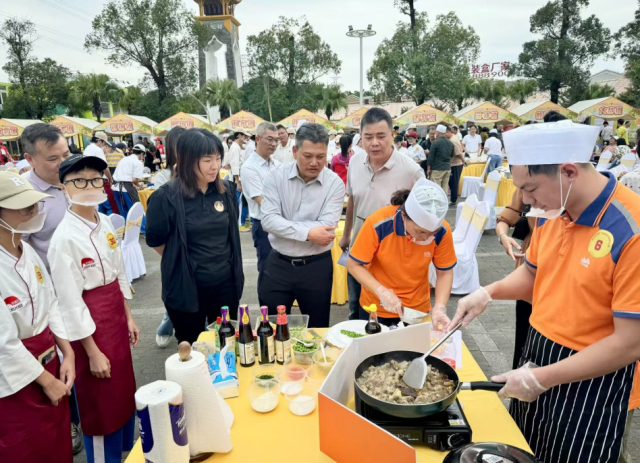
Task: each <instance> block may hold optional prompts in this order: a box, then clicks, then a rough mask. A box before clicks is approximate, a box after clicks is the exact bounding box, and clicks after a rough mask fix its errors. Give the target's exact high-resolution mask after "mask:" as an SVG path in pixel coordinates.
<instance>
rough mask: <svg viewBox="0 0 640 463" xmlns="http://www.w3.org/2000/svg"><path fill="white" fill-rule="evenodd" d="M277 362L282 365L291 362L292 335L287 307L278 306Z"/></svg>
mask: <svg viewBox="0 0 640 463" xmlns="http://www.w3.org/2000/svg"><path fill="white" fill-rule="evenodd" d="M276 324H277V326H276V336H275V347H276V362H278V363H279V364H280V365H286V364H288V363H291V340H290V339H291V337H290V336H289V324H288V322H287V308H286V307H285V306H283V305H279V306H278V319H277V322H276Z"/></svg>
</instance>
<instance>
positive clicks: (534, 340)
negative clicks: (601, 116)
mask: <svg viewBox="0 0 640 463" xmlns="http://www.w3.org/2000/svg"><path fill="white" fill-rule="evenodd" d="M597 138H598V128H597V127H593V126H588V125H583V124H574V123H572V122H571V121H560V122H550V123H545V124H530V125H525V126H523V127H519V128H517V129H514V130H511V131H509V132H505V133H504V142H505V147H506V151H507V156H508V158H509V164H511V166H512V168H511V171H512V174H513V182H514V184H515V185H516V187H518V188H520V189H521V190H522V193H523V200H524V203H525V204H530V205H531V206H532V212H533V214H534V216H536V217H538V218H537V221H536V227H535V229H534V231H533V236H532V238H531V244H530V247H529V248H528V250H527V253H526V257H525V262H526V264H527V265H522V266H520V267H519V268H517V269H516V270H515V271H514V272H512V273H511V274H510V275H508V276H507V277H505V278H504V279H503V280H500V281H498V282H496V283H493V284H491V285H489V286H486V287H484V288H480V289H478V290H477V291H476V292H474V293H472V294H471V295H469V296H467V297H465V298H463V299H461V300H460V302H459V303H458V310H457V312H456V315H455V317H454V319H453V320H452V322H451V325H450V326H455V324H456V323H457V322H458V321H460V320H463V325H464V326H466V325H468V324H469V323H470V322H471V320H473V319H474V318H475V317H477V316H478V315H479V314H481V313H482V312H484V310H485V309H486V308H487V306H488V305H489V302H490V301H492V300H493V299H508V300H515V299H522V300H528V301H532V305H533V309H532V314H531V318H530V322H531V328H530V330H529V336H528V340H527V344H526V346H525V348H524V351H523V355H522V357H521V359H520V365H521V367H520V368H518V369H516V370H512V371H510V372H508V373H505V374H503V375H500V376H497V377H494V378H492V379H493V380H494V381H498V382H504V383H505V385H504V388H503V389H502V391H501V392H500V395H501V397H512V398H514V400H513V401H512V403H511V410H510V412H511V415H512V417H513V418H514V419H515V421H516V423H517V424H518V426H519V427H520V430H521V431H522V433H523V434H524V436H525V438H526V439H527V441H528V443H529V445H530V446H531V448H532V449H533V451H534V453H535V454H536V456H537V457H538V458H539V459H540V460H542V461H548V462H566V463H590V462H617V461H618V457H619V455H620V449H621V442H622V436H623V433H624V429H625V421H626V419H627V409H628V407H629V404H630V401H634V400H636V399H637V395H638V392H640V391H639V390H638V388H636V391H635V392H633V393H632V385H633V377H634V368H635V364H636V360H637V359H639V358H640V343H639V342H638V339H639V338H640V300H639V298H638V294H640V279H639V278H638V275H639V274H640V259H638V256H639V255H640V228H639V227H638V224H639V223H640V197H639V196H638V195H637V194H635V193H633V192H632V191H631V190H628V189H627V188H624V187H622V186H621V185H620V184H619V183H618V182H617V181H616V178H615V176H613V175H612V174H611V173H610V172H602V173H599V172H597V171H596V170H595V168H594V167H593V166H592V165H591V164H590V163H589V159H590V158H591V154H592V152H593V147H594V146H595V143H596V139H597ZM536 365H537V367H536ZM516 399H517V400H516ZM527 402H530V403H527Z"/></svg>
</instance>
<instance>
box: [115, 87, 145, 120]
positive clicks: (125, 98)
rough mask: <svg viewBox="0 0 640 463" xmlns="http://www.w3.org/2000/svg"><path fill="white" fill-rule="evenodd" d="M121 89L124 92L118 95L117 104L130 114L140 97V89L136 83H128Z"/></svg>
mask: <svg viewBox="0 0 640 463" xmlns="http://www.w3.org/2000/svg"><path fill="white" fill-rule="evenodd" d="M122 90H124V94H123V95H122V97H120V99H119V101H118V105H119V106H120V107H121V108H123V109H125V110H126V111H127V113H128V114H132V113H131V110H132V109H133V107H134V105H135V104H136V102H138V101H139V100H140V98H142V90H141V89H140V87H138V86H137V85H130V86H128V87H127V88H125V89H122Z"/></svg>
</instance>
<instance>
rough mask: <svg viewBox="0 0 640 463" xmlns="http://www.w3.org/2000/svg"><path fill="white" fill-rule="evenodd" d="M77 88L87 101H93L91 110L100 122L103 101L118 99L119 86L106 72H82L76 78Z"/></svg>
mask: <svg viewBox="0 0 640 463" xmlns="http://www.w3.org/2000/svg"><path fill="white" fill-rule="evenodd" d="M76 83H77V90H78V91H79V92H80V94H81V95H82V98H84V99H85V100H86V101H88V102H90V103H91V110H92V112H93V115H94V116H95V117H96V119H97V120H98V122H102V120H101V117H100V116H101V113H102V108H101V103H102V102H103V101H117V100H118V99H119V93H118V91H119V88H118V86H117V85H116V84H114V83H113V82H111V81H110V77H109V76H108V75H106V74H88V75H86V74H81V75H79V76H78V78H77V79H76Z"/></svg>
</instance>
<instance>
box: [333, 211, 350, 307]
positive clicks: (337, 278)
mask: <svg viewBox="0 0 640 463" xmlns="http://www.w3.org/2000/svg"><path fill="white" fill-rule="evenodd" d="M335 232H336V238H335V240H333V247H332V248H331V257H332V258H333V286H332V287H331V303H332V304H340V305H342V304H344V303H345V302H347V301H348V300H349V293H348V289H347V268H346V267H343V266H342V265H338V259H340V256H341V255H342V249H340V245H339V244H338V243H339V242H340V238H342V235H343V233H344V220H341V221H340V222H339V223H338V226H337V227H336V230H335Z"/></svg>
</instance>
